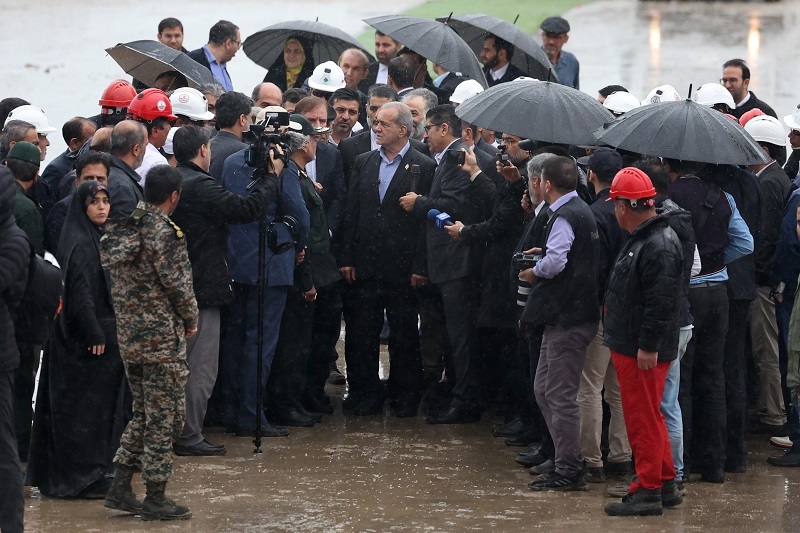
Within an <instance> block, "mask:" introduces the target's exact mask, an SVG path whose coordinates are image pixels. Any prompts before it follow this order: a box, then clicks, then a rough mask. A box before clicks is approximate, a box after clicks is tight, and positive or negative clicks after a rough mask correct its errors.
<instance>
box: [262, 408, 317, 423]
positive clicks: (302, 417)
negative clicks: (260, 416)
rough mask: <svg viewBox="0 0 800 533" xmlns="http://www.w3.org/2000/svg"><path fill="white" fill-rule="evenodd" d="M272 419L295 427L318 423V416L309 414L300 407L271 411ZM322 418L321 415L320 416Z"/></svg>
mask: <svg viewBox="0 0 800 533" xmlns="http://www.w3.org/2000/svg"><path fill="white" fill-rule="evenodd" d="M269 415H270V416H269V417H270V419H272V420H274V421H275V423H276V424H280V425H282V426H289V427H295V428H310V427H314V424H316V423H317V420H316V417H313V416H309V415H307V414H306V413H304V412H302V411H300V410H299V409H287V410H285V411H275V412H272V411H270V412H269ZM320 418H321V417H320Z"/></svg>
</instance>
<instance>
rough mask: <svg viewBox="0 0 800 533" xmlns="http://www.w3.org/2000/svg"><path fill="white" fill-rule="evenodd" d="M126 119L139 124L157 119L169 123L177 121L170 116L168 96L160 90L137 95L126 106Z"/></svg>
mask: <svg viewBox="0 0 800 533" xmlns="http://www.w3.org/2000/svg"><path fill="white" fill-rule="evenodd" d="M128 117H129V118H132V119H133V120H138V121H140V122H151V121H153V120H155V119H157V118H158V117H164V118H166V119H167V120H169V121H170V122H172V121H174V120H178V117H176V116H175V115H173V114H172V103H171V102H170V101H169V96H167V93H165V92H164V91H162V90H161V89H145V90H144V91H142V92H140V93H139V94H137V95H136V96H135V97H134V98H133V100H131V103H130V104H129V105H128Z"/></svg>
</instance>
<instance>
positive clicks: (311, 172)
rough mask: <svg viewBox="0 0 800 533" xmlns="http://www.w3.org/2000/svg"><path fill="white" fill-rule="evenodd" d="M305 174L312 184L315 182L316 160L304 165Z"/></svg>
mask: <svg viewBox="0 0 800 533" xmlns="http://www.w3.org/2000/svg"><path fill="white" fill-rule="evenodd" d="M306 174H308V177H309V178H311V181H313V182H314V183H316V182H317V160H316V159H315V160H313V161H311V162H309V163H306Z"/></svg>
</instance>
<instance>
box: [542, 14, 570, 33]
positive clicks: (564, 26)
mask: <svg viewBox="0 0 800 533" xmlns="http://www.w3.org/2000/svg"><path fill="white" fill-rule="evenodd" d="M539 27H540V28H541V29H542V31H545V32H547V33H569V22H567V21H566V20H565V19H563V18H561V17H547V18H546V19H544V22H542V25H541V26H539Z"/></svg>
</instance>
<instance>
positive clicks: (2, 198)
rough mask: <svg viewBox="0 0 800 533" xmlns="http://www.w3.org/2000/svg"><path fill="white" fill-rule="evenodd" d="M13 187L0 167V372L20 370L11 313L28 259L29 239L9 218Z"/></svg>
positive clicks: (22, 288)
mask: <svg viewBox="0 0 800 533" xmlns="http://www.w3.org/2000/svg"><path fill="white" fill-rule="evenodd" d="M13 185H14V178H13V177H12V176H11V171H10V170H8V169H7V168H5V167H0V332H2V333H0V372H7V371H9V370H14V369H15V368H17V367H18V366H19V351H18V350H17V342H16V340H15V339H14V322H13V320H12V312H14V311H15V310H16V308H17V306H19V303H20V301H21V300H22V296H23V294H24V293H25V288H26V287H27V285H28V263H29V262H30V258H31V247H30V244H29V243H28V239H27V237H25V233H24V232H23V231H22V230H21V229H19V228H18V227H17V224H16V223H15V222H14V217H13V216H12V214H11V210H12V207H13V205H14V194H15V189H14V186H13Z"/></svg>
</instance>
